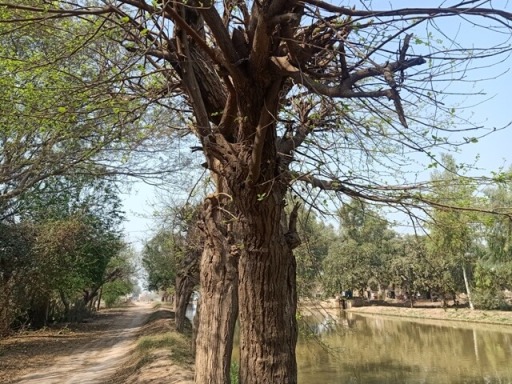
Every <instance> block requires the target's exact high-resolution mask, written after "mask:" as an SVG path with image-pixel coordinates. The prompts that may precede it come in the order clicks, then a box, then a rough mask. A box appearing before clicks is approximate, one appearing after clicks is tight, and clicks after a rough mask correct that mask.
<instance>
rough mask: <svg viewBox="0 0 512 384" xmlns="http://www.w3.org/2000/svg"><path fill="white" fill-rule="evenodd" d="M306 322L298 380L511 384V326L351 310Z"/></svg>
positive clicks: (364, 383)
mask: <svg viewBox="0 0 512 384" xmlns="http://www.w3.org/2000/svg"><path fill="white" fill-rule="evenodd" d="M307 320H309V322H310V323H311V324H313V327H312V329H313V331H314V334H313V335H311V336H310V337H308V338H302V339H301V340H300V342H299V344H298V346H297V361H298V366H299V383H300V384H320V383H344V384H348V383H350V384H355V383H357V384H377V383H378V384H387V383H390V384H391V383H393V384H396V383H411V384H413V383H414V384H416V383H418V384H419V383H422V384H429V383H432V384H434V383H435V384H476V383H479V384H480V383H485V384H495V383H496V384H498V383H499V384H508V383H511V384H512V327H506V326H503V327H492V326H485V325H478V324H469V323H457V322H434V321H408V320H405V319H399V318H392V317H381V316H371V315H364V316H362V315H356V314H352V313H347V314H342V315H341V317H339V318H336V319H335V321H332V320H329V319H321V320H320V321H318V320H319V319H311V318H310V319H307Z"/></svg>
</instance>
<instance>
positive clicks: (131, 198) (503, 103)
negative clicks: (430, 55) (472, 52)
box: [122, 1, 512, 250]
mask: <svg viewBox="0 0 512 384" xmlns="http://www.w3.org/2000/svg"><path fill="white" fill-rule="evenodd" d="M363 3H364V2H363ZM373 3H374V4H375V6H377V5H378V4H389V3H388V2H384V1H382V2H380V1H374V2H373ZM414 3H416V5H420V4H421V5H423V4H424V2H418V1H407V2H404V1H399V2H396V1H394V2H393V5H394V6H395V7H398V6H399V5H400V4H407V6H409V7H412V6H414ZM501 4H503V6H505V5H506V7H507V8H509V9H510V10H511V11H512V5H510V4H509V3H508V2H507V1H503V2H500V5H501ZM451 20H453V19H451ZM443 23H445V24H443V25H442V26H443V30H444V31H445V32H446V35H447V37H457V39H460V40H463V41H464V45H465V46H472V45H473V46H475V47H477V46H479V45H481V44H482V43H486V42H488V41H486V40H487V39H489V38H491V37H490V35H486V34H485V33H483V32H482V29H477V28H471V27H465V28H461V27H460V25H459V22H458V21H457V22H456V21H450V19H446V21H443ZM423 32H424V31H423ZM418 33H422V32H420V31H419V32H418ZM487 64H490V62H483V65H484V67H483V68H481V69H479V70H478V71H477V72H475V73H473V75H472V77H475V76H477V77H478V78H481V79H490V80H484V81H481V82H479V83H477V84H476V85H475V86H474V88H472V90H474V91H479V90H483V91H485V96H481V97H480V98H479V99H478V98H476V99H474V100H466V101H464V104H465V105H472V104H474V103H479V102H480V101H482V100H484V99H487V101H484V102H482V103H480V104H478V105H474V106H471V108H468V109H466V110H465V111H463V112H460V113H464V114H466V116H470V115H469V114H470V113H471V114H472V117H471V120H472V121H474V122H476V123H478V124H479V125H482V126H484V127H486V129H489V130H491V129H492V128H494V127H496V128H500V127H504V126H505V125H507V124H508V123H509V122H511V121H512V96H511V89H512V70H509V69H510V68H509V67H510V66H511V64H512V58H508V59H506V60H505V61H504V62H503V63H501V64H499V65H496V66H492V67H486V66H487ZM498 74H500V76H499V77H498V78H495V77H496V76H497V75H498ZM466 86H468V85H467V84H466ZM457 113H459V112H457ZM511 147H512V127H510V128H508V129H505V130H502V131H499V130H498V131H496V132H493V133H492V134H490V135H489V136H487V137H485V138H482V139H480V140H479V141H478V142H477V143H472V144H468V145H466V146H464V147H463V148H462V149H461V151H460V152H458V153H455V152H453V155H454V157H455V159H456V160H457V162H464V163H469V164H472V163H474V161H475V159H476V158H477V157H479V160H478V162H477V167H478V168H479V169H480V170H481V173H482V174H486V173H487V174H488V173H489V172H491V171H498V170H499V168H500V167H508V166H509V165H510V164H512V155H511ZM158 195H159V191H158V190H156V189H155V188H154V187H151V186H149V185H146V184H144V183H141V182H137V183H134V184H133V186H132V188H131V190H130V192H129V193H126V194H123V195H122V201H123V205H124V210H125V212H126V217H127V221H126V222H125V224H124V231H125V236H126V239H127V240H128V242H129V243H130V244H132V245H133V246H134V248H135V249H136V250H141V249H142V246H143V243H144V241H145V240H148V239H149V238H150V236H151V234H152V233H153V231H154V229H155V221H154V220H153V219H152V218H151V216H152V213H153V212H154V210H155V203H157V202H158V201H159V200H160V199H159V198H158ZM175 197H176V196H175ZM178 197H179V196H178Z"/></svg>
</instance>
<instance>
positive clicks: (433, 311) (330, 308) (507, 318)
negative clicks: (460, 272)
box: [299, 299, 512, 329]
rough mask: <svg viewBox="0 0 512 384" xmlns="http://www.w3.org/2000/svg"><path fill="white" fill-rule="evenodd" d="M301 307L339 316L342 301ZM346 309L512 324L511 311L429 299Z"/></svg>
mask: <svg viewBox="0 0 512 384" xmlns="http://www.w3.org/2000/svg"><path fill="white" fill-rule="evenodd" d="M299 310H300V311H302V312H303V313H304V314H316V313H318V314H323V315H324V316H327V315H329V316H337V315H338V313H339V311H340V304H339V302H338V300H336V299H331V300H325V301H312V300H303V301H302V302H300V303H299ZM346 312H352V313H360V314H374V315H384V316H397V317H405V318H411V319H418V320H427V319H428V320H433V321H437V320H445V321H458V322H466V323H482V324H490V325H499V326H503V325H506V326H512V311H483V310H477V309H476V310H470V309H469V308H467V307H466V306H461V305H459V306H455V305H451V306H449V307H447V308H443V307H442V303H440V302H432V301H429V300H421V301H417V302H415V304H414V308H410V303H409V302H408V301H399V300H391V301H386V302H383V301H377V300H375V301H370V302H364V306H362V307H352V308H351V309H348V310H346ZM511 329H512V328H511Z"/></svg>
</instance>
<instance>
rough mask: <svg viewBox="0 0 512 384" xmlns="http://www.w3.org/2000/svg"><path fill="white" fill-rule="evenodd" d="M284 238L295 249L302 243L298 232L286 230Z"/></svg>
mask: <svg viewBox="0 0 512 384" xmlns="http://www.w3.org/2000/svg"><path fill="white" fill-rule="evenodd" d="M284 238H285V240H286V243H287V244H288V246H289V247H290V249H295V248H297V247H298V246H299V245H300V244H301V243H302V241H301V239H300V237H299V234H298V233H297V232H286V233H285V234H284Z"/></svg>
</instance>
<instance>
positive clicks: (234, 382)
mask: <svg viewBox="0 0 512 384" xmlns="http://www.w3.org/2000/svg"><path fill="white" fill-rule="evenodd" d="M239 371H240V366H239V364H238V362H237V361H236V360H232V361H231V366H230V368H229V377H230V378H231V384H238V383H239V382H240V379H239V376H238V372H239Z"/></svg>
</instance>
